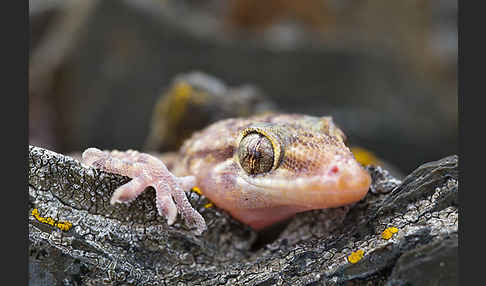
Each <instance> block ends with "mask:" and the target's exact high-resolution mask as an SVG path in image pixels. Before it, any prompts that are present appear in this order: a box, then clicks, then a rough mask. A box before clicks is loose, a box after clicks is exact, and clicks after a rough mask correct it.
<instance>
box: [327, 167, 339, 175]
mask: <svg viewBox="0 0 486 286" xmlns="http://www.w3.org/2000/svg"><path fill="white" fill-rule="evenodd" d="M337 172H339V167H338V166H333V167H332V168H331V169H330V170H329V174H330V175H334V174H337Z"/></svg>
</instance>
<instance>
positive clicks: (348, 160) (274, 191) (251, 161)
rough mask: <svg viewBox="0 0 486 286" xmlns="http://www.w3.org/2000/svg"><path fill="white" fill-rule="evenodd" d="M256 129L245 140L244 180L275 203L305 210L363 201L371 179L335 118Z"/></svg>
mask: <svg viewBox="0 0 486 286" xmlns="http://www.w3.org/2000/svg"><path fill="white" fill-rule="evenodd" d="M282 121H283V122H284V123H280V122H278V121H276V122H272V123H261V124H256V125H253V126H251V127H249V128H247V129H245V130H244V131H243V132H241V135H240V138H239V141H238V142H239V145H238V150H237V152H236V154H235V156H236V158H237V161H238V163H239V167H240V170H239V171H238V172H239V176H238V177H240V178H242V179H243V180H244V182H245V183H247V184H248V185H250V186H252V188H253V189H254V190H255V191H257V192H259V193H261V194H263V195H265V199H266V200H268V201H269V202H271V205H273V206H275V207H278V208H279V209H282V207H287V208H288V209H289V210H292V211H293V212H294V213H295V212H299V211H305V210H311V209H322V208H332V207H339V206H344V205H348V204H351V203H355V202H357V201H359V200H361V199H362V198H363V197H364V196H365V195H366V193H367V192H368V189H369V186H370V184H371V177H370V175H369V174H368V172H366V170H365V169H364V168H363V167H362V166H361V165H360V164H359V163H358V162H357V161H356V159H355V158H354V155H353V154H352V153H351V151H350V150H349V148H348V147H347V146H346V145H345V144H344V140H345V137H344V133H343V132H342V131H341V130H340V129H339V128H338V127H336V126H335V125H334V124H333V122H332V119H331V118H330V117H321V118H316V117H302V118H298V119H297V120H294V121H291V122H293V123H292V124H289V120H288V119H285V120H282Z"/></svg>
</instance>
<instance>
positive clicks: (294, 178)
mask: <svg viewBox="0 0 486 286" xmlns="http://www.w3.org/2000/svg"><path fill="white" fill-rule="evenodd" d="M252 130H253V131H255V132H258V133H259V134H262V135H263V136H265V137H266V138H268V139H269V140H270V142H271V143H272V145H274V146H275V147H276V148H274V150H275V151H276V153H275V154H274V155H275V157H276V159H277V160H276V164H274V165H273V168H272V169H271V170H270V171H268V172H263V173H257V174H252V173H249V172H248V171H245V169H244V168H242V167H241V166H242V164H241V162H240V159H241V158H238V152H237V150H238V147H239V143H240V141H241V140H242V139H243V138H244V136H245V134H247V133H251V131H252ZM344 140H345V136H344V133H343V132H342V131H341V130H340V129H339V128H338V127H337V126H336V125H335V124H334V123H333V121H332V119H331V117H313V116H308V115H301V114H266V115H260V116H254V117H250V118H246V119H244V118H236V119H227V120H223V121H220V122H218V123H215V124H213V125H211V126H209V127H208V128H206V129H204V130H202V131H200V132H197V133H196V134H194V135H193V137H192V138H191V139H189V140H188V141H186V143H185V144H184V145H183V147H182V148H181V153H182V155H183V156H182V158H184V160H185V162H184V164H183V165H184V166H185V168H186V169H185V171H186V172H187V173H188V174H199V177H201V178H205V180H207V182H206V181H203V182H202V184H203V185H204V184H206V185H207V186H206V188H219V189H218V190H217V191H216V192H217V193H220V192H222V191H220V189H221V190H222V189H224V190H225V192H230V193H231V192H238V196H240V197H241V192H242V190H240V189H241V188H242V189H243V191H244V190H245V189H248V188H253V187H255V188H257V191H258V190H263V189H265V191H266V194H265V195H269V194H270V195H271V193H272V192H273V190H278V191H275V195H276V196H279V198H285V197H289V196H288V195H287V194H288V193H289V192H294V193H299V192H300V191H301V190H302V191H308V190H309V189H315V188H317V187H318V186H319V187H322V186H324V185H325V184H329V186H330V187H335V188H337V187H336V186H338V187H344V185H343V186H340V185H339V184H341V185H342V184H345V182H341V181H342V180H340V179H341V177H340V176H339V174H340V171H341V170H353V172H355V171H354V170H356V169H359V167H360V166H359V164H358V163H357V162H356V161H355V159H354V156H353V154H352V153H351V151H350V150H349V148H348V147H347V146H346V145H345V144H344ZM250 163H253V162H250ZM249 165H251V164H249ZM357 172H359V170H358V171H357ZM359 175H361V174H359ZM325 176H327V177H325ZM223 178H224V179H223ZM219 183H221V184H219ZM211 193H213V191H211ZM282 193H283V194H284V196H282ZM226 194H227V193H226ZM291 197H293V196H291Z"/></svg>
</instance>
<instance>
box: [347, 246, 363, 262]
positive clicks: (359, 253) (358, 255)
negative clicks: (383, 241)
mask: <svg viewBox="0 0 486 286" xmlns="http://www.w3.org/2000/svg"><path fill="white" fill-rule="evenodd" d="M363 256H364V250H362V249H358V250H356V251H355V252H351V254H350V255H349V256H348V261H349V262H350V263H353V264H354V263H357V262H358V261H360V260H361V259H362V258H363Z"/></svg>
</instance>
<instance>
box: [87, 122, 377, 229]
mask: <svg viewBox="0 0 486 286" xmlns="http://www.w3.org/2000/svg"><path fill="white" fill-rule="evenodd" d="M345 141H346V136H345V134H344V133H343V131H342V130H341V129H340V128H339V127H338V126H337V125H336V124H334V122H333V119H332V117H330V116H323V117H316V116H310V115H304V114H279V113H268V114H264V115H258V116H252V117H248V118H230V119H224V120H221V121H218V122H216V123H213V124H211V125H210V126H208V127H206V128H205V129H203V130H201V131H197V132H195V133H194V134H193V135H192V137H190V138H189V139H187V140H186V141H185V142H184V143H183V145H182V146H181V148H180V149H179V151H178V152H177V153H175V154H174V155H173V156H169V157H170V158H172V159H171V160H170V162H166V164H164V162H163V161H162V160H161V159H160V158H159V157H158V156H155V155H153V154H148V153H143V152H138V151H135V150H127V151H118V150H114V151H102V150H100V149H97V148H88V149H86V150H85V151H84V152H83V154H82V162H83V163H84V164H86V165H88V166H90V167H94V168H99V169H102V170H105V171H108V172H113V173H117V174H121V175H124V176H128V177H130V178H132V180H131V181H129V182H128V183H126V184H124V185H122V186H120V187H118V188H117V189H116V190H115V191H114V193H113V195H112V197H111V200H110V203H111V204H116V203H129V202H130V201H132V200H134V199H136V197H137V196H138V195H139V194H140V193H142V192H143V191H144V190H145V189H146V188H147V187H149V186H152V187H153V188H154V189H155V192H156V206H157V209H158V213H159V214H160V215H161V216H164V217H165V218H166V219H167V223H168V225H171V224H173V223H174V221H175V220H176V217H177V215H178V214H179V215H181V216H182V217H183V218H184V220H185V222H186V224H187V225H188V226H190V227H193V228H195V229H196V230H195V233H196V234H198V235H200V234H201V233H202V232H203V231H205V230H206V229H207V226H206V223H205V221H204V218H203V217H202V216H201V214H200V213H199V212H198V211H196V210H195V209H194V208H193V207H192V206H191V204H190V203H189V201H188V199H187V197H186V194H185V192H186V191H188V190H190V189H191V188H193V187H195V186H197V187H198V188H199V189H200V190H201V192H202V194H203V195H204V196H206V197H207V198H208V199H209V200H210V201H211V202H213V203H214V204H215V205H216V206H217V207H219V208H221V209H223V210H225V211H227V212H228V213H229V214H230V215H231V216H232V217H233V218H235V219H237V220H239V221H241V222H243V223H245V224H247V225H249V226H250V227H252V228H253V229H255V230H261V229H263V228H265V227H268V226H270V225H272V224H274V223H277V222H279V221H282V220H286V219H288V218H290V217H292V216H293V215H295V214H296V213H299V212H304V211H307V210H314V209H324V208H334V207H340V206H346V205H350V204H353V203H356V202H358V201H359V200H361V199H362V198H363V197H364V196H365V195H366V194H367V192H368V189H369V187H370V184H371V177H370V175H369V173H368V172H367V171H366V170H365V169H364V168H363V166H362V165H361V164H360V163H359V162H357V161H356V159H355V157H354V155H353V153H352V152H351V151H350V149H349V148H348V147H347V146H346V144H345ZM167 166H169V167H170V169H169V168H168V167H167Z"/></svg>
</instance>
